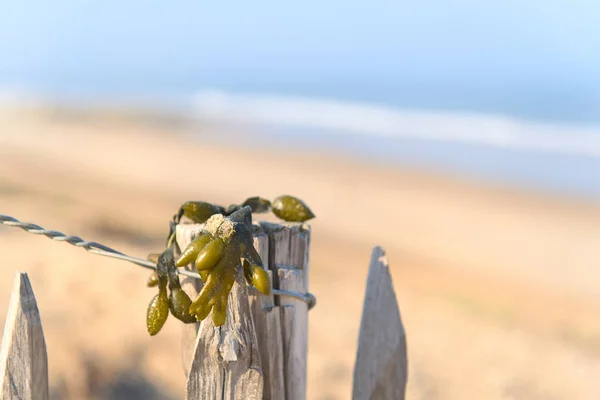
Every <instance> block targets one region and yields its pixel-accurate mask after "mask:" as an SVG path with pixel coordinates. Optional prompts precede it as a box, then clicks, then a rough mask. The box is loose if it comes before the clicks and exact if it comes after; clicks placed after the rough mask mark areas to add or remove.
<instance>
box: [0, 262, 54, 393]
mask: <svg viewBox="0 0 600 400" xmlns="http://www.w3.org/2000/svg"><path fill="white" fill-rule="evenodd" d="M0 379H2V382H1V384H0V398H1V399H18V400H25V399H28V400H29V399H34V400H38V399H39V400H46V399H48V397H49V389H48V355H47V353H46V341H45V340H44V332H43V330H42V321H41V319H40V313H39V310H38V306H37V302H36V300H35V296H34V294H33V289H32V288H31V283H30V282H29V278H28V277H27V274H26V273H24V272H19V273H17V276H16V278H15V283H14V287H13V291H12V294H11V298H10V305H9V306H8V312H7V314H6V323H5V325H4V335H3V337H2V348H1V349H0Z"/></svg>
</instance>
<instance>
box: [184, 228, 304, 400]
mask: <svg viewBox="0 0 600 400" xmlns="http://www.w3.org/2000/svg"><path fill="white" fill-rule="evenodd" d="M202 229H203V225H201V224H180V225H178V226H177V236H176V239H177V244H178V245H179V247H180V248H181V249H183V248H185V247H186V246H187V245H188V244H189V243H190V242H191V241H192V240H193V239H194V238H195V237H196V236H197V235H198V234H199V233H200V232H201V231H202ZM253 235H254V244H255V247H256V249H257V251H258V252H259V254H260V256H261V258H262V260H263V263H264V265H265V268H267V269H268V270H269V272H270V274H271V276H272V283H273V286H274V288H277V289H284V290H291V291H298V292H301V293H305V292H306V291H307V289H308V261H309V258H308V253H309V240H310V229H309V228H308V226H306V225H303V224H285V225H279V224H272V223H260V224H258V223H255V224H254V225H253ZM183 282H186V280H184V281H183ZM188 284H189V286H188V289H190V292H188V293H189V294H190V295H192V294H193V295H194V297H195V295H197V292H198V290H199V289H200V286H195V285H197V284H198V283H196V282H194V283H193V285H194V286H193V287H192V286H191V285H192V283H190V282H188ZM199 285H201V282H200V283H199ZM184 290H185V287H184ZM248 294H250V296H248ZM227 312H228V315H227V323H226V324H225V325H224V326H222V327H220V328H215V327H214V326H213V325H212V322H211V320H210V317H209V318H207V319H206V320H205V321H203V322H202V323H201V324H200V328H199V329H198V331H197V336H196V337H194V338H193V341H192V342H190V340H191V336H193V330H194V329H195V327H194V326H193V324H191V325H188V326H187V328H184V333H183V341H184V343H183V352H184V369H185V370H186V371H189V372H188V373H187V376H188V386H187V398H188V399H209V398H210V399H219V400H220V399H248V400H251V399H257V400H260V399H272V400H304V399H305V398H306V357H307V338H308V308H307V304H306V303H305V302H303V301H301V300H297V299H294V298H288V297H278V296H263V295H257V294H256V292H254V291H250V289H248V288H246V284H245V281H244V278H243V276H242V275H241V274H239V276H238V281H237V283H236V284H235V285H234V288H233V289H232V292H231V294H230V298H229V302H228V309H227ZM190 349H193V350H192V351H190ZM186 354H187V356H186ZM190 356H191V357H190ZM186 357H190V361H189V366H186Z"/></svg>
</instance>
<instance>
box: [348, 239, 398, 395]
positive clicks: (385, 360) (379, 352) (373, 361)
mask: <svg viewBox="0 0 600 400" xmlns="http://www.w3.org/2000/svg"><path fill="white" fill-rule="evenodd" d="M406 379H407V357H406V334H405V331H404V326H403V325H402V320H401V319H400V310H399V308H398V302H397V300H396V294H395V292H394V286H393V284H392V277H391V275H390V270H389V267H388V261H387V257H386V256H385V252H384V251H383V249H381V248H380V247H375V248H374V249H373V253H372V254H371V263H370V266H369V276H368V278H367V289H366V291H365V301H364V305H363V314H362V319H361V322H360V335H359V339H358V351H357V354H356V363H355V365H354V382H353V388H352V399H353V400H367V399H369V400H403V399H404V397H405V392H406Z"/></svg>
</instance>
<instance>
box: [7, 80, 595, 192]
mask: <svg viewBox="0 0 600 400" xmlns="http://www.w3.org/2000/svg"><path fill="white" fill-rule="evenodd" d="M4 93H5V95H4V96H0V103H1V102H9V103H10V102H15V101H21V102H23V101H25V102H31V101H32V100H35V101H39V100H40V99H41V101H44V102H51V103H52V102H66V103H69V104H73V103H74V104H78V105H81V104H88V105H94V104H96V105H106V104H114V103H115V101H116V102H117V103H119V102H120V103H121V104H124V105H130V104H134V105H135V104H137V105H142V106H150V107H152V108H153V109H160V110H167V111H168V112H172V113H177V114H179V115H181V116H184V117H185V118H192V119H193V120H197V121H198V122H203V121H211V122H215V123H219V124H228V125H233V126H235V127H236V129H238V130H239V131H240V132H244V131H248V132H252V136H249V137H247V138H245V139H246V140H244V138H242V140H243V141H244V144H245V145H247V146H253V145H261V146H264V145H270V146H273V147H288V148H297V149H303V150H309V151H310V150H311V149H313V148H315V147H316V146H318V147H320V148H323V149H327V150H331V151H334V152H338V153H339V154H341V155H345V156H349V157H352V158H355V159H359V160H361V161H365V162H371V163H378V164H385V165H402V166H406V165H409V166H415V167H422V168H427V169H432V170H436V169H437V170H443V171H447V172H448V171H449V172H455V173H458V174H462V175H466V176H471V177H474V178H477V179H481V180H485V181H489V182H497V183H499V184H508V185H512V186H517V187H526V188H529V189H533V190H536V191H541V192H551V193H561V194H567V195H569V196H575V197H582V198H587V199H592V200H600V123H596V122H593V121H592V122H590V121H589V120H585V121H579V123H578V122H577V121H575V122H574V121H572V120H562V121H560V120H558V121H557V120H552V119H551V118H547V120H544V119H543V118H540V117H539V116H537V118H536V119H527V118H523V117H516V116H509V115H502V114H494V113H492V112H481V111H480V112H464V111H460V110H445V111H442V110H439V109H438V110H431V109H425V108H423V109H416V108H408V107H406V106H398V105H394V103H393V102H385V103H383V102H377V101H368V102H358V101H350V100H344V99H343V98H333V97H330V98H327V97H300V96H294V95H281V94H269V93H264V92H260V91H258V92H235V91H219V90H200V91H196V92H193V93H190V92H184V91H179V92H172V93H170V94H168V93H159V94H157V93H145V94H139V95H137V96H125V95H123V94H119V95H115V93H110V92H109V93H101V92H98V91H96V92H95V94H94V95H90V93H94V92H89V91H88V92H70V93H69V92H63V93H61V94H60V95H56V93H57V92H53V94H52V95H48V94H47V93H46V94H45V95H40V94H39V93H38V94H36V95H31V93H25V92H21V93H20V94H19V93H14V92H13V93H9V94H8V95H7V94H6V93H7V92H6V91H5V92H4ZM140 93H142V92H140ZM248 127H249V128H252V129H249V130H245V129H244V128H248Z"/></svg>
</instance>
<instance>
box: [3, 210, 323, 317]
mask: <svg viewBox="0 0 600 400" xmlns="http://www.w3.org/2000/svg"><path fill="white" fill-rule="evenodd" d="M0 223H1V224H2V225H6V226H10V227H13V228H20V229H22V230H24V231H25V232H28V233H32V234H34V235H43V236H46V237H47V238H50V239H52V240H56V241H58V242H67V243H69V244H70V245H73V246H75V247H80V248H82V249H84V250H86V251H88V252H90V253H92V254H97V255H99V256H104V257H111V258H116V259H117V260H123V261H128V262H130V263H133V264H136V265H139V266H140V267H144V268H148V269H156V264H155V263H153V262H152V261H148V260H143V259H141V258H136V257H131V256H128V255H127V254H123V253H121V252H120V251H117V250H115V249H111V248H110V247H108V246H105V245H103V244H101V243H97V242H88V241H85V240H83V239H82V238H80V237H79V236H69V235H65V234H64V233H62V232H58V231H52V230H48V229H44V228H42V227H41V226H39V225H36V224H31V223H28V222H21V221H19V220H18V219H16V218H13V217H11V216H8V215H4V214H0ZM177 273H178V274H179V275H184V276H189V277H191V278H195V279H202V278H200V275H199V274H198V273H196V272H192V271H188V270H186V269H182V268H179V269H177ZM272 293H273V294H274V295H276V296H287V297H294V298H296V299H299V300H302V301H304V302H305V303H306V304H307V305H308V309H309V310H310V309H311V308H313V307H314V306H315V304H316V303H317V299H316V298H315V296H313V295H312V294H311V293H298V292H291V291H288V290H281V289H273V290H272Z"/></svg>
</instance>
